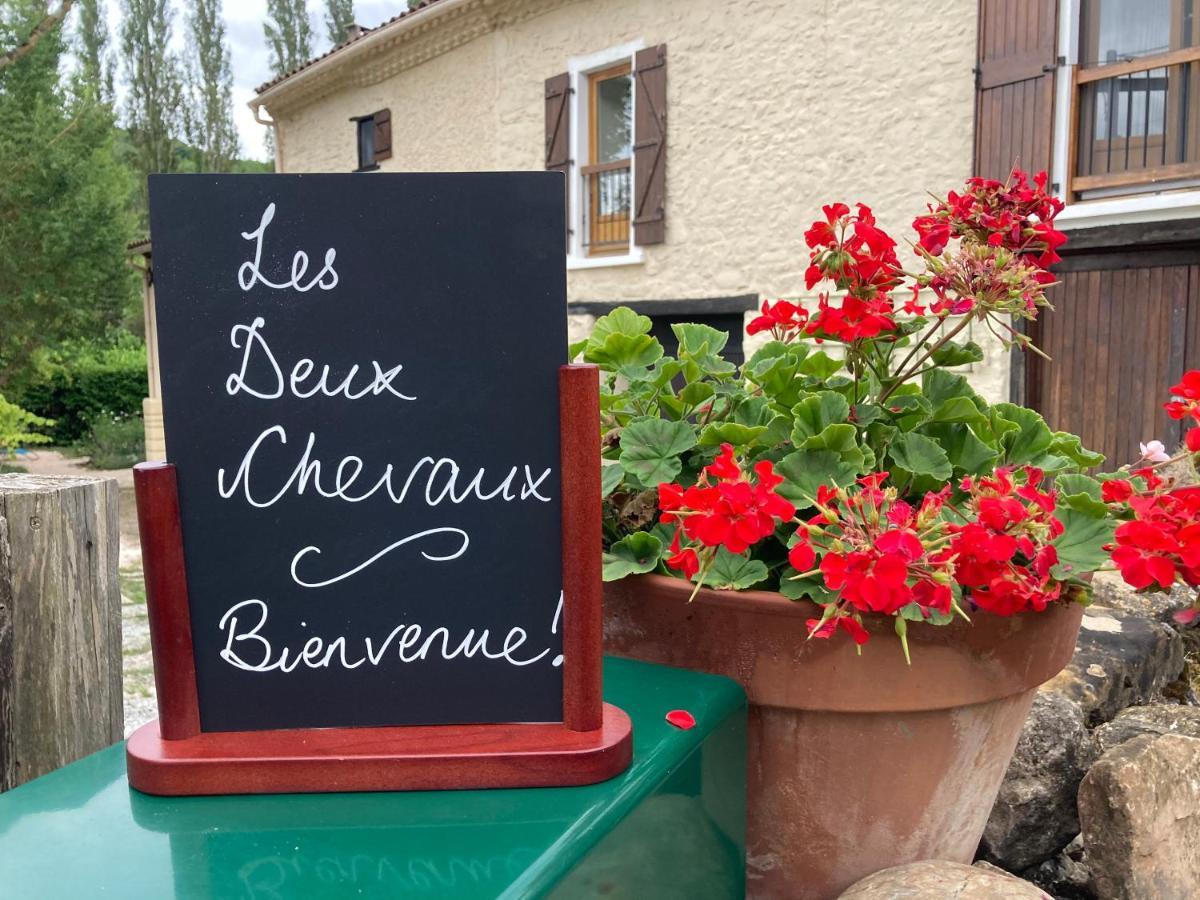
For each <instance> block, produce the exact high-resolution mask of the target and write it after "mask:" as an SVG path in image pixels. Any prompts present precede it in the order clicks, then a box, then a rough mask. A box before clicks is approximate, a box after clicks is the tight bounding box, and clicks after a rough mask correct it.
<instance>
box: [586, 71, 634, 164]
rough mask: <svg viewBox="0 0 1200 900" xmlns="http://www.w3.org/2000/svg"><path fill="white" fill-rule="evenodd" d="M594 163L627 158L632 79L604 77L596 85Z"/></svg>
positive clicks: (631, 106) (624, 76)
mask: <svg viewBox="0 0 1200 900" xmlns="http://www.w3.org/2000/svg"><path fill="white" fill-rule="evenodd" d="M595 121H596V159H595V162H597V163H606V162H615V161H616V160H618V159H628V158H629V155H630V151H631V149H632V143H633V141H632V134H633V125H632V123H633V79H632V78H631V77H630V76H629V75H618V76H617V77H616V78H606V79H605V80H604V81H601V82H600V83H599V84H597V85H596V118H595Z"/></svg>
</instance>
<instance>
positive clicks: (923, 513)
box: [788, 472, 954, 644]
mask: <svg viewBox="0 0 1200 900" xmlns="http://www.w3.org/2000/svg"><path fill="white" fill-rule="evenodd" d="M887 477H888V473H886V472H876V473H873V474H871V475H867V476H864V477H862V478H860V479H858V483H857V485H856V487H855V488H854V489H853V490H846V489H842V488H829V487H824V486H822V487H821V488H820V489H819V490H818V495H817V498H816V510H817V513H816V515H815V516H813V517H812V518H810V519H809V520H808V521H807V522H805V523H803V526H802V527H801V528H800V529H799V530H798V531H797V532H796V539H795V543H794V544H793V545H792V547H791V549H790V550H789V551H788V562H789V563H790V564H791V566H792V568H794V569H796V571H797V572H798V573H799V575H797V576H795V577H798V578H806V577H811V576H814V575H819V576H820V578H821V579H822V581H823V582H824V585H825V587H826V588H827V589H828V590H829V591H832V592H834V593H835V594H836V595H837V597H838V599H837V601H835V602H833V603H830V604H828V605H826V607H825V615H824V617H823V618H821V619H811V620H809V623H808V626H809V634H810V636H812V637H830V636H831V635H832V634H833V632H834V631H835V630H836V629H838V628H842V629H844V630H845V631H847V632H848V633H849V634H850V636H851V637H852V638H853V639H854V641H855V642H856V643H858V644H863V643H865V642H866V640H867V632H866V630H865V629H863V627H862V625H861V620H860V614H861V613H871V612H875V613H882V614H884V615H894V614H895V613H896V612H898V611H899V610H901V609H903V608H904V607H906V606H909V605H910V604H914V603H915V604H917V606H919V607H920V608H921V609H923V610H936V611H938V612H942V613H949V612H950V608H951V605H952V604H953V602H954V600H953V594H952V592H951V588H950V584H951V582H952V570H951V567H950V562H951V559H950V554H949V552H948V551H947V549H946V545H947V543H948V541H947V538H946V533H945V528H944V525H943V523H941V520H940V515H941V509H942V504H943V503H944V502H945V496H946V492H942V493H937V494H933V493H931V494H927V495H926V496H925V498H924V500H923V501H922V503H921V505H920V507H919V508H917V509H914V508H913V507H912V506H910V505H909V504H908V503H906V502H904V501H903V500H900V499H897V496H896V491H895V489H894V488H891V487H888V488H885V487H884V486H883V485H884V482H885V481H886V480H887ZM818 560H819V562H818Z"/></svg>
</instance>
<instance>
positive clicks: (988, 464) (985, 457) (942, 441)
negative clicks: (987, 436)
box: [921, 424, 1000, 475]
mask: <svg viewBox="0 0 1200 900" xmlns="http://www.w3.org/2000/svg"><path fill="white" fill-rule="evenodd" d="M921 431H922V433H924V434H926V435H928V436H929V437H931V438H932V439H933V440H934V441H936V442H937V444H938V446H939V447H941V448H942V449H943V450H945V451H946V458H947V459H949V460H950V465H952V466H954V470H955V471H956V472H961V473H963V474H965V475H982V474H984V473H987V472H991V471H993V470H994V469H995V468H996V460H997V459H999V458H1000V453H999V452H998V451H997V450H995V449H993V448H992V447H989V446H988V445H987V444H985V443H984V442H983V441H982V440H980V439H979V437H978V435H976V434H975V432H974V431H972V430H971V428H970V427H969V426H967V425H952V424H944V425H926V426H924V427H922V429H921Z"/></svg>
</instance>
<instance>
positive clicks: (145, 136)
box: [121, 0, 182, 176]
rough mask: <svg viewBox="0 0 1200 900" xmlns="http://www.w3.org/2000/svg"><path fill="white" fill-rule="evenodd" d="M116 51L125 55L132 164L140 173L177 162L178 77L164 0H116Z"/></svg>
mask: <svg viewBox="0 0 1200 900" xmlns="http://www.w3.org/2000/svg"><path fill="white" fill-rule="evenodd" d="M121 11H122V13H123V21H122V22H121V55H122V56H123V57H124V58H125V81H126V83H127V85H128V88H129V93H128V96H127V97H126V100H125V123H126V126H127V127H128V129H129V137H130V140H131V141H132V142H133V148H134V156H135V160H136V167H137V169H138V170H139V171H140V174H141V175H143V176H145V175H149V174H150V173H152V172H173V171H175V169H176V168H177V165H176V156H175V144H174V141H175V137H176V136H177V135H178V134H179V130H180V129H179V125H180V122H179V107H180V99H181V93H182V91H181V88H182V85H181V79H180V74H179V61H178V59H177V58H176V57H175V55H174V54H173V53H171V52H170V51H169V50H168V49H167V48H168V47H169V46H170V44H171V30H172V27H171V26H172V18H173V14H172V10H171V4H170V0H122V3H121Z"/></svg>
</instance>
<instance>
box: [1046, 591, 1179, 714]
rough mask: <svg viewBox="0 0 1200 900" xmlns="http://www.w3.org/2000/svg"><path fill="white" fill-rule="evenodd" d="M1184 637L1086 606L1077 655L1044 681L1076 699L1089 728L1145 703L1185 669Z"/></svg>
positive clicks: (1147, 622) (1138, 619)
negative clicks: (1124, 710)
mask: <svg viewBox="0 0 1200 900" xmlns="http://www.w3.org/2000/svg"><path fill="white" fill-rule="evenodd" d="M1183 655H1184V654H1183V640H1182V638H1180V636H1179V633H1178V632H1177V631H1175V629H1174V628H1171V627H1170V626H1169V625H1164V624H1162V623H1161V622H1155V621H1153V620H1151V619H1147V618H1144V617H1142V616H1138V615H1133V614H1130V613H1126V612H1121V611H1119V610H1115V609H1111V608H1109V607H1104V606H1090V607H1088V609H1086V610H1085V611H1084V615H1083V622H1082V624H1081V626H1080V629H1079V641H1078V643H1077V644H1076V646H1075V655H1074V657H1072V659H1071V662H1070V663H1068V664H1067V667H1066V668H1065V669H1063V670H1062V671H1061V672H1059V673H1058V675H1056V676H1055V677H1054V678H1052V679H1051V680H1050V681H1048V682H1046V684H1044V685H1042V691H1043V692H1055V693H1059V694H1063V695H1064V696H1066V697H1068V698H1070V699H1071V700H1074V701H1075V702H1076V703H1078V704H1079V706H1080V708H1081V709H1082V710H1083V715H1084V718H1085V720H1086V721H1087V724H1088V725H1089V726H1090V727H1095V726H1096V725H1099V724H1101V723H1103V722H1107V721H1109V720H1110V719H1112V717H1113V716H1115V715H1116V714H1117V713H1118V712H1120V711H1121V710H1122V709H1124V708H1125V707H1127V706H1133V705H1135V704H1142V703H1146V702H1148V701H1149V700H1151V699H1153V698H1154V697H1155V696H1156V695H1157V694H1158V693H1159V692H1160V691H1161V690H1162V689H1163V687H1164V686H1165V685H1167V684H1169V683H1170V682H1172V681H1174V680H1175V678H1176V677H1178V675H1179V673H1180V672H1181V671H1182V670H1183Z"/></svg>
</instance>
